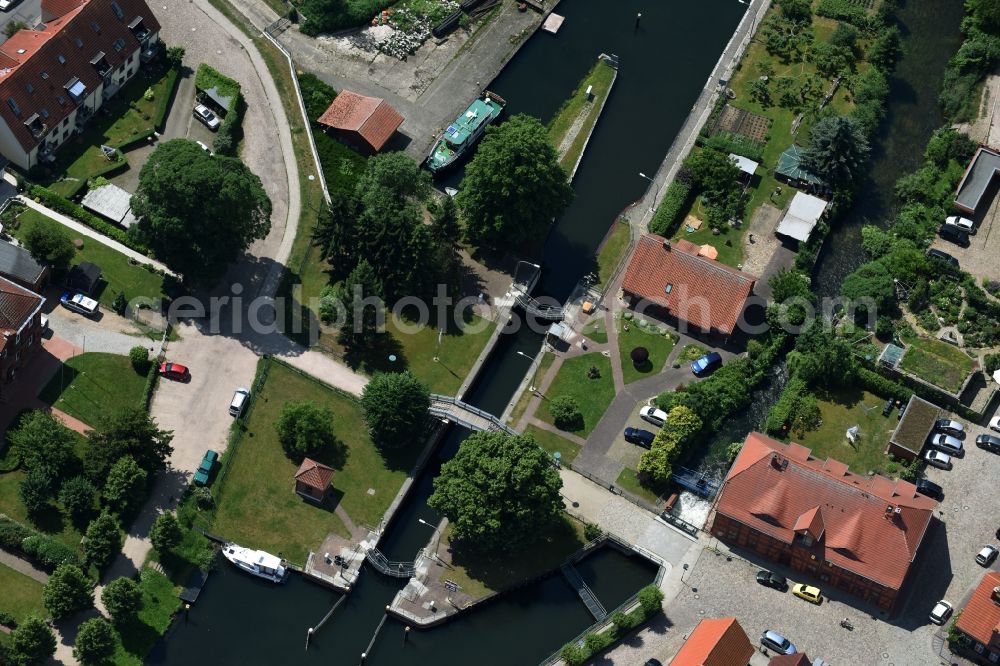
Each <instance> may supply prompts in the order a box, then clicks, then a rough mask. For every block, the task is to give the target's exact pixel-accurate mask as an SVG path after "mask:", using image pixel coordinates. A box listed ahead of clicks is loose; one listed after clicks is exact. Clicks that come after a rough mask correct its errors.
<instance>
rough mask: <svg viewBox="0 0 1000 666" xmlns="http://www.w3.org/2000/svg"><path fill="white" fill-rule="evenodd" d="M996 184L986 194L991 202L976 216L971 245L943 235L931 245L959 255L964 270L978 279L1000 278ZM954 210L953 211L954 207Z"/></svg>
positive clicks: (999, 208) (999, 204) (999, 201)
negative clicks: (946, 238)
mask: <svg viewBox="0 0 1000 666" xmlns="http://www.w3.org/2000/svg"><path fill="white" fill-rule="evenodd" d="M996 194H997V184H994V185H993V186H992V187H990V188H989V189H988V190H987V192H986V195H985V197H984V198H989V199H988V200H990V206H989V209H988V210H987V211H986V212H985V213H980V214H979V215H977V216H976V217H975V220H974V221H975V222H976V233H975V234H973V235H971V236H969V246H968V247H962V246H960V245H956V244H955V243H952V242H950V241H947V240H945V239H943V238H941V237H940V236H935V237H934V242H933V243H932V244H931V247H934V248H937V249H939V250H943V251H944V252H947V253H948V254H950V255H951V256H953V257H955V258H956V259H958V263H959V265H960V266H961V267H962V270H964V271H967V272H969V273H970V274H972V275H974V276H975V277H976V281H977V282H979V281H981V280H982V279H983V278H986V279H989V280H1000V272H998V271H997V265H996V258H997V257H1000V223H998V222H997V219H998V218H1000V197H998V196H996ZM953 212H954V211H953Z"/></svg>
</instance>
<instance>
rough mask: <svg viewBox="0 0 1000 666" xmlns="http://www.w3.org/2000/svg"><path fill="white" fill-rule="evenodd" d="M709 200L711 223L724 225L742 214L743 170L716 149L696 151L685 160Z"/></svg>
mask: <svg viewBox="0 0 1000 666" xmlns="http://www.w3.org/2000/svg"><path fill="white" fill-rule="evenodd" d="M684 166H685V167H687V169H688V171H689V172H690V173H691V177H692V179H693V180H694V184H695V187H697V189H698V191H699V193H700V196H701V197H702V199H703V200H704V201H705V203H706V207H707V217H708V223H709V225H711V226H713V227H721V226H723V225H724V224H725V223H726V222H727V221H728V220H729V219H730V218H732V217H736V216H737V215H738V213H739V210H738V205H739V197H740V190H741V187H740V180H739V179H740V169H739V167H738V166H736V163H735V162H733V160H732V158H730V157H729V155H728V154H727V153H724V152H721V151H719V150H714V149H712V148H703V149H701V150H696V151H694V152H692V153H691V155H689V156H688V158H687V159H686V160H684Z"/></svg>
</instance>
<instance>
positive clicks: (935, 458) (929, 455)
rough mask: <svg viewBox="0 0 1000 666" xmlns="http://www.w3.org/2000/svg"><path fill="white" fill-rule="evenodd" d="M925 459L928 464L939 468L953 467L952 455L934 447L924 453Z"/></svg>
mask: <svg viewBox="0 0 1000 666" xmlns="http://www.w3.org/2000/svg"><path fill="white" fill-rule="evenodd" d="M924 460H925V461H926V462H927V464H928V465H931V466H933V467H937V468H939V469H951V456H949V455H948V454H947V453H941V452H940V451H935V450H934V449H928V450H927V452H926V453H925V454H924Z"/></svg>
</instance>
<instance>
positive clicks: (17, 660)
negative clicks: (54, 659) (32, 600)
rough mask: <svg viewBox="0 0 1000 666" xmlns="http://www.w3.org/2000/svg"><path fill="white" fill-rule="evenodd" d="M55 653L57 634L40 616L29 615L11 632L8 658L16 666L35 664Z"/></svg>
mask: <svg viewBox="0 0 1000 666" xmlns="http://www.w3.org/2000/svg"><path fill="white" fill-rule="evenodd" d="M55 653H56V635H55V633H53V631H52V629H50V628H49V625H47V624H45V621H44V620H42V619H40V618H38V617H35V616H30V617H28V618H27V619H25V620H24V621H23V622H21V623H20V624H18V625H17V629H15V630H14V631H12V632H11V633H10V643H9V645H8V651H7V658H8V659H10V662H11V663H12V664H14V666H35V665H36V664H41V663H44V662H45V661H47V660H48V659H49V657H51V656H52V655H54V654H55Z"/></svg>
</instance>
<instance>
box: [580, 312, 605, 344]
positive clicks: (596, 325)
mask: <svg viewBox="0 0 1000 666" xmlns="http://www.w3.org/2000/svg"><path fill="white" fill-rule="evenodd" d="M580 332H581V333H583V334H584V335H585V336H587V337H588V338H590V339H591V340H593V341H594V342H596V343H597V344H599V345H603V344H604V343H605V342H607V341H608V328H607V324H606V323H605V322H604V315H603V313H602V314H599V315H598V316H596V317H594V318H593V319H591V320H590V322H589V323H587V324H586V325H585V326H584V327H583V329H582V330H581V331H580Z"/></svg>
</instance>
